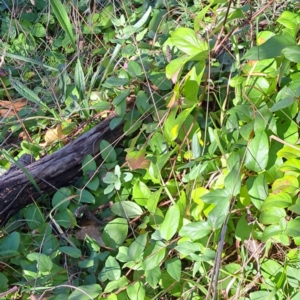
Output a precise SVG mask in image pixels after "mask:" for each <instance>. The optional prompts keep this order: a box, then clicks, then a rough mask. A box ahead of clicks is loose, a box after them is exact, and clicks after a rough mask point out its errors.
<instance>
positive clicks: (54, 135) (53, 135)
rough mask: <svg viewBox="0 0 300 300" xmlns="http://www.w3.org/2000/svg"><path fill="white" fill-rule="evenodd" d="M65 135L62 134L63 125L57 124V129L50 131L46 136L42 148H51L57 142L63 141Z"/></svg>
mask: <svg viewBox="0 0 300 300" xmlns="http://www.w3.org/2000/svg"><path fill="white" fill-rule="evenodd" d="M64 137H65V135H64V134H63V133H62V130H61V124H57V126H56V128H54V129H48V130H47V131H46V134H45V143H43V144H40V146H49V145H51V144H53V143H54V142H56V141H61V140H63V139H64Z"/></svg>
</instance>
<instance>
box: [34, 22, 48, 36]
mask: <svg viewBox="0 0 300 300" xmlns="http://www.w3.org/2000/svg"><path fill="white" fill-rule="evenodd" d="M32 35H33V36H36V37H38V38H41V37H45V36H46V29H45V27H44V26H43V25H42V24H41V23H36V24H34V26H33V28H32Z"/></svg>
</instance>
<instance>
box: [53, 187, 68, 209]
mask: <svg viewBox="0 0 300 300" xmlns="http://www.w3.org/2000/svg"><path fill="white" fill-rule="evenodd" d="M71 193H72V192H71V190H70V189H69V188H65V187H63V188H60V189H59V190H58V191H56V193H55V194H54V195H53V198H52V206H53V207H56V208H58V209H59V210H64V209H66V208H67V207H68V206H69V204H70V200H65V199H66V198H68V197H69V196H70V195H71Z"/></svg>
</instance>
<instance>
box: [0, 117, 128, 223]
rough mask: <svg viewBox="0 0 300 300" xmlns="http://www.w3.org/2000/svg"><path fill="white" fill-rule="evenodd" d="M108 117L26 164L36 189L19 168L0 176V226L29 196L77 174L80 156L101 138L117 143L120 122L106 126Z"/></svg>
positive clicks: (95, 149) (29, 200) (93, 148)
mask: <svg viewBox="0 0 300 300" xmlns="http://www.w3.org/2000/svg"><path fill="white" fill-rule="evenodd" d="M111 119H112V117H110V118H108V119H106V120H104V121H102V122H101V123H100V124H98V125H97V126H95V127H94V128H93V129H91V130H90V131H88V132H86V133H85V134H83V135H82V136H80V137H79V138H77V139H76V140H74V141H72V142H71V143H70V144H68V145H66V146H64V147H63V148H61V149H59V150H58V151H56V152H54V153H53V154H51V155H49V156H45V157H43V158H42V159H40V160H38V161H37V162H34V163H32V164H30V165H28V166H26V167H25V168H26V169H27V171H28V172H29V173H30V175H31V176H32V178H33V179H34V181H35V183H36V185H37V186H38V189H39V190H38V189H37V188H36V187H35V186H34V185H33V184H32V183H31V181H30V180H29V178H28V176H26V174H25V173H24V172H23V171H21V170H15V169H13V170H12V171H9V172H7V173H5V174H4V175H3V176H0V226H3V225H5V223H6V222H7V221H8V220H9V218H10V217H11V216H13V215H14V214H16V213H17V212H18V211H19V210H21V209H22V208H24V207H25V206H27V205H28V204H30V203H32V202H33V200H37V199H39V198H40V197H41V196H42V195H47V194H51V193H53V192H55V191H56V189H58V188H60V187H63V186H68V185H70V184H71V183H72V182H74V179H76V178H77V177H78V176H80V175H81V163H82V160H83V158H84V157H85V156H86V155H87V154H91V155H95V154H97V153H99V144H100V141H101V140H103V139H104V140H107V141H108V142H110V143H111V144H112V143H117V142H118V141H119V140H120V139H121V137H122V134H123V131H122V128H123V124H120V125H119V126H118V127H117V128H115V129H114V130H110V129H109V123H110V121H111Z"/></svg>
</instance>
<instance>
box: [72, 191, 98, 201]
mask: <svg viewBox="0 0 300 300" xmlns="http://www.w3.org/2000/svg"><path fill="white" fill-rule="evenodd" d="M76 194H77V195H78V196H77V201H79V202H81V203H95V197H94V195H93V194H92V193H91V192H89V191H88V190H84V189H83V190H81V191H80V190H79V191H77V192H76Z"/></svg>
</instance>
